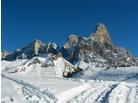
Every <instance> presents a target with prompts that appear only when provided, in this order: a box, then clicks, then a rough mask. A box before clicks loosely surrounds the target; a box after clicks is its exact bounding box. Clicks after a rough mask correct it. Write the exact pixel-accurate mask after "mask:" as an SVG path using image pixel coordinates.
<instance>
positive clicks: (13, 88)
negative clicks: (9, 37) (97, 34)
mask: <svg viewBox="0 0 138 103" xmlns="http://www.w3.org/2000/svg"><path fill="white" fill-rule="evenodd" d="M41 61H42V62H43V61H44V60H43V59H41ZM62 61H63V60H62V59H58V60H57V61H56V62H55V64H56V63H57V67H58V68H59V69H58V68H57V69H58V70H57V71H58V72H57V73H59V74H58V75H53V74H52V76H49V75H50V73H49V75H42V73H43V72H47V70H49V69H50V68H48V69H46V68H41V67H40V64H33V65H32V66H29V67H28V63H30V62H32V61H30V60H27V59H26V60H16V61H12V62H7V61H2V75H1V77H2V78H1V81H2V83H1V84H2V85H1V87H2V88H1V90H2V91H1V94H2V96H1V102H2V103H138V79H137V78H138V76H137V74H138V67H125V68H117V69H113V68H111V69H109V70H106V69H104V68H91V69H89V70H86V71H85V72H84V73H83V74H82V75H77V76H76V77H75V78H63V77H61V75H60V74H61V73H62V70H63V68H64V66H63V67H62V66H61V67H62V68H61V69H60V65H62ZM25 66H26V71H21V72H17V73H14V72H11V71H14V70H16V69H17V68H18V70H22V68H24V67H25ZM51 69H52V68H51ZM60 70H61V71H60ZM48 72H50V71H48ZM38 74H39V75H38Z"/></svg>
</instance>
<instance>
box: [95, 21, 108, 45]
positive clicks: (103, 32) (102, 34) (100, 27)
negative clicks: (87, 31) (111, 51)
mask: <svg viewBox="0 0 138 103" xmlns="http://www.w3.org/2000/svg"><path fill="white" fill-rule="evenodd" d="M92 38H93V39H94V40H96V41H98V42H101V43H110V44H111V38H110V36H109V32H108V31H107V29H106V26H105V25H104V24H102V23H98V24H97V26H96V31H95V33H94V34H93V35H92Z"/></svg>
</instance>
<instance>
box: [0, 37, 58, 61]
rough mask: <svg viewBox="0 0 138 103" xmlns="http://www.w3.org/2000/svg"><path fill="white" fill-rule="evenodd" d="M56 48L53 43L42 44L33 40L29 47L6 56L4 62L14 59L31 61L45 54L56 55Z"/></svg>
mask: <svg viewBox="0 0 138 103" xmlns="http://www.w3.org/2000/svg"><path fill="white" fill-rule="evenodd" d="M58 49H59V48H58V47H57V45H56V44H55V43H48V44H47V45H45V44H43V43H42V42H41V41H40V40H34V41H33V42H31V43H30V44H29V45H27V46H25V47H24V48H22V49H17V50H16V51H15V52H13V53H11V54H9V55H6V56H5V57H4V58H2V59H4V60H9V61H11V60H16V59H31V58H32V57H34V56H41V55H46V54H47V53H52V54H56V53H58Z"/></svg>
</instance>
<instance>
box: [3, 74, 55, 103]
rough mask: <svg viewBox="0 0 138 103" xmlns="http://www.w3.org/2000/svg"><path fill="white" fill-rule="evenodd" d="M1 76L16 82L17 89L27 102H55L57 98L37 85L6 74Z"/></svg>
mask: <svg viewBox="0 0 138 103" xmlns="http://www.w3.org/2000/svg"><path fill="white" fill-rule="evenodd" d="M2 77H3V78H6V79H9V80H11V81H13V82H15V83H17V84H18V87H19V88H18V89H19V90H20V93H22V94H23V95H24V96H25V98H26V101H27V103H56V101H57V98H56V97H55V96H54V95H53V94H52V93H50V92H48V91H42V90H40V89H39V88H38V87H35V86H33V85H31V84H28V83H26V82H24V81H23V80H19V79H16V78H13V77H10V76H9V75H6V74H2ZM19 90H18V92H19Z"/></svg>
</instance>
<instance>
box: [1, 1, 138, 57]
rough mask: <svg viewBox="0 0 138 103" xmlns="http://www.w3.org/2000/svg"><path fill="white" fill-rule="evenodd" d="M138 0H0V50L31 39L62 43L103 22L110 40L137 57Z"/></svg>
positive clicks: (16, 45) (16, 46) (89, 32)
mask: <svg viewBox="0 0 138 103" xmlns="http://www.w3.org/2000/svg"><path fill="white" fill-rule="evenodd" d="M137 5H138V0H2V33H1V35H2V50H8V51H14V50H15V49H17V48H22V47H23V46H25V45H26V44H28V43H30V42H31V41H32V40H34V39H36V38H37V39H41V40H42V41H43V42H45V43H48V42H49V41H51V42H55V43H56V44H58V45H60V46H62V45H63V44H64V43H65V41H66V40H67V37H68V35H70V34H72V33H73V34H77V35H84V36H86V37H88V36H89V35H90V34H91V33H92V32H94V28H95V26H96V24H97V23H98V22H102V23H104V24H105V25H106V26H107V28H108V31H109V32H110V33H111V37H112V41H113V43H115V44H116V45H118V46H123V47H126V48H127V49H128V50H129V51H130V52H131V53H132V54H133V55H135V56H137V57H138V46H137V45H138V6H137Z"/></svg>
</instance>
